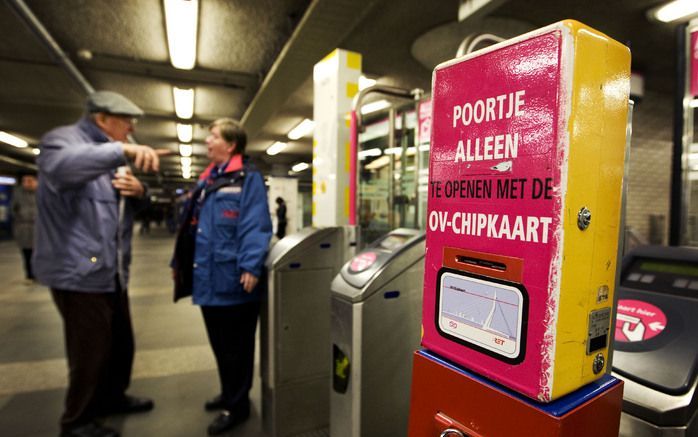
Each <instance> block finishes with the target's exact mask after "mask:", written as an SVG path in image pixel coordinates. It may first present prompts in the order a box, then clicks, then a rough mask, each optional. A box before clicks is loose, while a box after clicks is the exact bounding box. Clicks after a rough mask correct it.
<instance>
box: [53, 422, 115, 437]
mask: <svg viewBox="0 0 698 437" xmlns="http://www.w3.org/2000/svg"><path fill="white" fill-rule="evenodd" d="M60 437H119V433H118V432H116V431H115V430H113V429H111V428H107V427H106V426H102V425H98V424H97V423H94V422H91V423H88V424H87V425H82V426H78V427H76V428H71V429H66V430H63V431H62V432H61V435H60Z"/></svg>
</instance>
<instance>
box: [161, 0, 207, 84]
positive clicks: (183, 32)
mask: <svg viewBox="0 0 698 437" xmlns="http://www.w3.org/2000/svg"><path fill="white" fill-rule="evenodd" d="M198 22H199V2H198V0H165V27H166V31H167V45H168V46H169V49H170V62H172V65H173V66H174V67H175V68H180V69H182V70H191V69H192V68H194V65H195V64H196V28H197V25H198Z"/></svg>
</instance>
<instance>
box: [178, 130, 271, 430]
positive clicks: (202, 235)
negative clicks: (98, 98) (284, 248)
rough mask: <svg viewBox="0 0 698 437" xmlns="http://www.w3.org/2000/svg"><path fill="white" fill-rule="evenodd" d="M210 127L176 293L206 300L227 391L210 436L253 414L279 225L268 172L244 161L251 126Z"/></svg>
mask: <svg viewBox="0 0 698 437" xmlns="http://www.w3.org/2000/svg"><path fill="white" fill-rule="evenodd" d="M209 131H210V135H209V136H208V137H207V138H206V145H207V146H208V157H209V159H210V160H211V164H210V165H209V166H208V168H207V169H206V170H205V171H204V172H203V173H202V174H201V176H200V177H199V182H198V184H197V187H196V189H195V190H194V191H193V193H192V196H191V200H190V202H189V206H188V209H187V213H186V216H185V220H184V223H183V225H182V228H181V229H180V233H179V235H178V238H177V244H176V246H175V258H174V260H173V264H172V266H173V269H174V278H175V299H177V298H179V297H182V296H184V295H187V294H188V293H191V294H192V298H193V302H194V304H196V305H200V306H201V312H202V314H203V317H204V322H205V324H206V331H207V332H208V338H209V342H210V343H211V348H212V349H213V353H214V355H215V357H216V362H217V364H218V375H219V377H220V384H221V393H220V394H219V395H218V396H216V397H215V398H213V399H211V400H210V401H208V402H206V404H205V408H206V410H209V411H210V410H217V409H221V410H222V411H221V413H220V414H219V415H218V417H216V418H215V419H214V421H213V422H212V423H211V424H210V425H209V427H208V434H209V435H217V434H221V433H223V432H225V431H227V430H229V429H230V428H232V427H233V426H235V425H236V424H238V423H240V422H243V421H244V420H245V419H247V417H248V416H249V414H250V401H249V396H248V394H249V390H250V388H251V386H252V373H253V364H254V339H255V328H256V325H257V316H258V315H259V305H260V304H259V300H260V292H261V289H262V288H263V285H264V283H265V282H266V281H265V279H266V278H265V273H264V272H263V266H264V260H265V258H266V255H267V248H268V245H269V240H270V238H271V234H272V226H271V219H270V217H269V207H268V205H267V195H266V191H265V187H264V180H263V179H262V175H261V174H260V173H259V172H258V171H256V170H255V169H253V168H251V167H250V166H248V165H247V162H246V160H245V159H243V152H244V150H245V143H246V140H247V138H246V135H245V132H244V131H243V130H242V128H241V127H240V125H239V124H238V123H237V122H236V121H235V120H232V119H229V118H222V119H219V120H216V121H215V122H213V124H211V126H210V128H209ZM192 249H193V250H192ZM192 252H193V254H192ZM192 268H193V270H192Z"/></svg>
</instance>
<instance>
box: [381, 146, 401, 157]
mask: <svg viewBox="0 0 698 437" xmlns="http://www.w3.org/2000/svg"><path fill="white" fill-rule="evenodd" d="M383 153H385V154H386V155H402V148H401V147H388V148H386V149H384V150H383Z"/></svg>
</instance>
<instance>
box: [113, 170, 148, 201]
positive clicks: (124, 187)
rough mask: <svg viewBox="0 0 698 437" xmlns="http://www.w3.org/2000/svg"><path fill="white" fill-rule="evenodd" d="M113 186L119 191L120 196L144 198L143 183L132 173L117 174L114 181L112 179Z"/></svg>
mask: <svg viewBox="0 0 698 437" xmlns="http://www.w3.org/2000/svg"><path fill="white" fill-rule="evenodd" d="M111 184H112V185H113V186H114V188H116V189H117V190H119V194H121V195H122V196H124V197H143V194H144V193H145V189H144V188H143V184H141V181H139V180H138V179H136V177H135V176H134V175H132V174H131V173H130V172H127V173H123V174H117V175H116V177H115V178H114V179H112V181H111Z"/></svg>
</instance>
